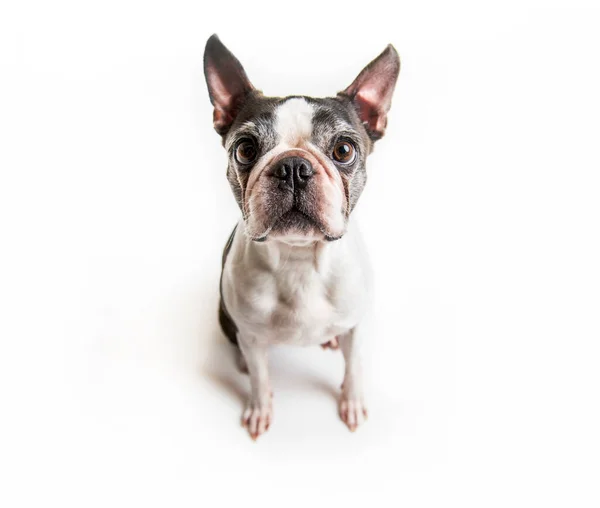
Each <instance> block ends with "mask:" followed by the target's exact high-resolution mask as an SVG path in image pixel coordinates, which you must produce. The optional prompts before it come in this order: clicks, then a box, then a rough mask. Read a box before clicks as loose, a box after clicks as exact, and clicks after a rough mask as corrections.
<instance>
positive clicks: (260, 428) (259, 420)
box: [242, 398, 273, 441]
mask: <svg viewBox="0 0 600 508" xmlns="http://www.w3.org/2000/svg"><path fill="white" fill-rule="evenodd" d="M272 418H273V403H272V401H271V398H269V399H268V401H265V402H264V403H262V404H261V403H260V402H254V401H250V402H249V404H248V406H247V407H246V409H245V411H244V414H243V415H242V425H243V426H244V427H245V428H247V429H248V433H249V434H250V437H251V438H252V439H253V440H255V441H256V439H257V438H258V436H260V435H261V434H264V433H265V432H266V431H267V430H269V426H270V425H271V420H272Z"/></svg>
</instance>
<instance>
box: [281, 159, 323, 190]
mask: <svg viewBox="0 0 600 508" xmlns="http://www.w3.org/2000/svg"><path fill="white" fill-rule="evenodd" d="M272 174H273V176H274V177H275V178H279V179H280V180H281V181H282V184H284V185H285V186H286V187H289V188H291V189H294V188H299V189H304V187H306V184H307V183H308V180H310V178H311V177H312V176H313V175H314V174H315V172H314V170H313V168H312V165H311V163H310V162H308V161H307V160H306V159H303V158H302V157H286V158H285V159H281V160H280V161H279V162H278V163H277V166H276V167H275V168H274V169H273V173H272Z"/></svg>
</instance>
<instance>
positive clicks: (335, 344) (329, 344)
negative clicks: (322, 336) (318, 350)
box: [321, 337, 340, 350]
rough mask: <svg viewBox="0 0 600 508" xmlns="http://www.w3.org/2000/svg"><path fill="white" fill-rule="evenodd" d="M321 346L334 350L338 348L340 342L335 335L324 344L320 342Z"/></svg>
mask: <svg viewBox="0 0 600 508" xmlns="http://www.w3.org/2000/svg"><path fill="white" fill-rule="evenodd" d="M321 347H322V348H323V349H331V350H336V349H339V348H340V342H339V341H338V338H337V337H334V338H333V339H331V340H330V341H328V342H325V344H321Z"/></svg>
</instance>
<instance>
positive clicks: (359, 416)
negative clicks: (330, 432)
mask: <svg viewBox="0 0 600 508" xmlns="http://www.w3.org/2000/svg"><path fill="white" fill-rule="evenodd" d="M339 410H340V418H341V419H342V421H343V422H344V423H345V424H346V425H347V426H348V428H349V429H350V431H351V432H354V431H355V430H356V429H357V427H358V426H359V425H361V424H363V423H364V422H365V421H366V420H367V417H368V413H367V408H366V406H365V403H364V402H363V400H362V399H360V398H353V397H348V396H347V395H342V398H341V399H340V405H339Z"/></svg>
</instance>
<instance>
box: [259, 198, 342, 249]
mask: <svg viewBox="0 0 600 508" xmlns="http://www.w3.org/2000/svg"><path fill="white" fill-rule="evenodd" d="M269 236H275V237H278V238H282V239H283V238H288V239H298V240H323V239H324V240H326V241H328V242H333V241H335V240H339V239H340V238H341V237H342V235H339V236H333V235H331V234H329V232H328V231H327V228H326V227H325V225H324V224H323V223H322V221H321V220H319V219H318V218H317V217H314V216H312V215H309V214H308V213H306V212H303V211H302V210H300V209H299V208H297V207H296V206H295V205H294V206H293V207H292V208H290V209H289V210H288V211H287V212H285V213H284V214H282V215H281V216H280V217H279V218H277V219H276V220H275V221H274V222H273V225H272V226H271V227H270V228H269V229H268V230H267V231H266V232H265V233H264V234H263V235H261V236H260V237H259V238H252V239H253V240H254V241H255V242H264V241H266V240H267V238H268V237H269Z"/></svg>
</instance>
